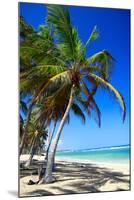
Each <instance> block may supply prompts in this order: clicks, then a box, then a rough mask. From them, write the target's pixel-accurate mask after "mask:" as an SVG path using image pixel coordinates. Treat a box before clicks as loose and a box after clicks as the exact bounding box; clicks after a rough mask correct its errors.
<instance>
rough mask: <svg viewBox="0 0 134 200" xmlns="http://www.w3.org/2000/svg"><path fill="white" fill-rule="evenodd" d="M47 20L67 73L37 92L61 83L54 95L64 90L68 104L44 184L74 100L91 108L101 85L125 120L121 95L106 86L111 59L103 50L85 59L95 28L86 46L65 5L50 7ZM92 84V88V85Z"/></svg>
mask: <svg viewBox="0 0 134 200" xmlns="http://www.w3.org/2000/svg"><path fill="white" fill-rule="evenodd" d="M47 21H48V22H49V23H50V24H53V26H54V28H55V32H56V37H57V41H58V46H59V49H60V50H61V51H62V52H63V53H64V57H65V58H66V61H65V63H66V65H67V67H66V70H65V71H64V72H62V73H59V74H57V75H56V76H53V77H52V78H50V80H49V81H48V82H47V83H46V84H45V85H44V87H43V88H42V89H41V91H40V92H39V94H38V95H39V96H40V95H41V93H43V92H44V91H45V90H47V89H48V88H49V86H52V85H53V84H57V83H58V82H60V83H61V84H62V86H60V89H59V91H60V92H58V90H57V93H58V94H60V93H61V92H63V91H67V92H66V96H67V99H68V104H67V106H66V110H65V113H64V115H63V117H62V120H61V122H60V125H59V128H58V130H57V133H56V136H55V139H54V142H53V145H52V147H51V149H50V151H49V154H48V162H47V166H46V172H45V177H44V179H45V182H46V183H50V182H53V181H54V179H53V177H52V166H53V160H54V156H55V152H56V149H57V145H58V141H59V138H60V135H61V132H62V129H63V126H64V124H65V121H66V119H67V117H68V115H69V111H70V109H71V107H72V105H73V103H74V102H75V101H79V100H80V99H82V102H81V104H82V106H84V107H90V108H92V103H93V102H94V104H95V105H96V103H95V101H94V100H93V94H94V91H95V92H96V88H97V87H98V86H102V87H103V88H105V89H107V90H108V91H110V92H112V93H113V95H114V97H115V98H116V99H117V100H118V101H119V103H120V105H121V108H122V110H123V121H124V119H125V113H126V108H125V103H124V99H123V96H122V95H121V94H120V92H118V91H117V90H116V89H115V88H114V87H113V86H112V85H111V84H110V83H109V81H108V80H109V75H110V73H109V71H110V65H111V63H112V60H113V59H112V56H111V55H110V54H109V53H108V51H106V50H103V51H101V52H98V53H96V54H94V55H93V56H91V57H89V58H86V49H87V46H88V45H89V43H90V42H91V41H93V40H94V39H96V38H97V37H98V33H97V31H96V27H95V28H94V29H93V31H92V33H91V35H90V37H89V39H88V40H87V43H86V44H85V45H82V43H81V41H80V39H79V37H78V33H77V31H76V29H75V28H74V27H73V26H72V24H71V20H70V15H69V11H68V9H67V8H66V7H64V6H57V5H50V6H48V17H47ZM89 84H92V85H93V89H91V86H90V85H89ZM84 95H85V97H86V100H83V96H84Z"/></svg>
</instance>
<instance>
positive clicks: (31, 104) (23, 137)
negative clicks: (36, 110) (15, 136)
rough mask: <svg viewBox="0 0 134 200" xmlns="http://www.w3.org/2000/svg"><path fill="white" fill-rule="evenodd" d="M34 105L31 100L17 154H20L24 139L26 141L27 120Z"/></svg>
mask: <svg viewBox="0 0 134 200" xmlns="http://www.w3.org/2000/svg"><path fill="white" fill-rule="evenodd" d="M33 104H34V99H32V101H31V103H30V104H29V108H28V113H27V119H26V125H25V128H24V132H23V135H22V138H21V143H20V151H19V154H20V155H21V154H22V151H23V148H24V144H25V139H26V135H27V130H28V125H29V120H30V116H31V112H32V107H33Z"/></svg>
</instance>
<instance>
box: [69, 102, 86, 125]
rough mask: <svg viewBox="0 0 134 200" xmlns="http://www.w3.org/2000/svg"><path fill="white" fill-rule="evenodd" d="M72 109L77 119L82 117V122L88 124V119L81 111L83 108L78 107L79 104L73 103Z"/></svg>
mask: <svg viewBox="0 0 134 200" xmlns="http://www.w3.org/2000/svg"><path fill="white" fill-rule="evenodd" d="M71 109H72V111H73V112H74V114H75V115H76V116H77V117H80V118H81V120H82V122H83V123H84V124H85V122H86V117H85V115H84V113H83V111H82V110H81V108H80V107H79V106H78V104H76V103H73V105H72V107H71Z"/></svg>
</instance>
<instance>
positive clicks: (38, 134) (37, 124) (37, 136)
mask: <svg viewBox="0 0 134 200" xmlns="http://www.w3.org/2000/svg"><path fill="white" fill-rule="evenodd" d="M36 114H37V108H36V109H34V110H33V111H32V115H31V118H30V122H29V127H28V137H27V143H25V148H26V149H27V150H28V149H30V150H29V155H30V156H29V159H28V160H27V162H26V164H25V167H29V166H30V164H31V161H32V158H33V156H34V154H35V152H36V153H37V150H38V149H39V147H42V148H43V146H44V141H45V140H46V139H47V136H48V133H47V129H46V126H45V123H44V121H42V122H41V121H39V120H38V121H37V120H36V117H37V116H36ZM42 139H43V140H42ZM29 144H30V145H29Z"/></svg>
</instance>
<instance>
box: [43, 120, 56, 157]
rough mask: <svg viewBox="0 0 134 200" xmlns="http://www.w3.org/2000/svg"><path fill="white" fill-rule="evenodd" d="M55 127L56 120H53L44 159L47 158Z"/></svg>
mask: <svg viewBox="0 0 134 200" xmlns="http://www.w3.org/2000/svg"><path fill="white" fill-rule="evenodd" d="M55 128H56V121H55V122H54V127H53V130H52V132H51V133H50V138H49V141H48V147H47V151H46V156H45V160H47V159H48V152H49V149H50V145H51V142H52V138H53V135H54V132H55Z"/></svg>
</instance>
